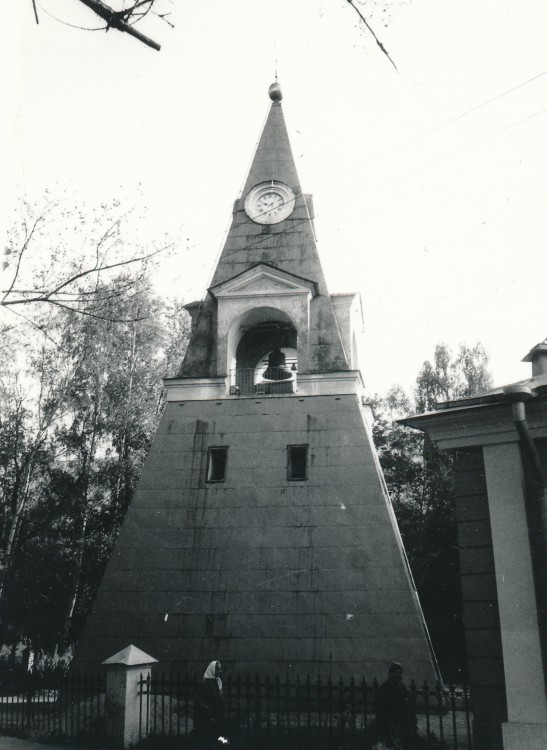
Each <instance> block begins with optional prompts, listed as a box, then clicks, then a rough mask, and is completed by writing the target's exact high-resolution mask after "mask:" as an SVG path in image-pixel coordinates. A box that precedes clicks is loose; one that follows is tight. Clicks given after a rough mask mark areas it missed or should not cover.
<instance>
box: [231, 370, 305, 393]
mask: <svg viewBox="0 0 547 750" xmlns="http://www.w3.org/2000/svg"><path fill="white" fill-rule="evenodd" d="M265 375H266V376H267V377H265ZM281 393H296V368H295V369H294V370H292V369H289V368H287V367H268V368H266V369H264V370H262V371H261V370H259V369H257V368H255V367H249V368H237V369H235V370H232V371H231V372H230V395H231V396H277V395H279V394H281Z"/></svg>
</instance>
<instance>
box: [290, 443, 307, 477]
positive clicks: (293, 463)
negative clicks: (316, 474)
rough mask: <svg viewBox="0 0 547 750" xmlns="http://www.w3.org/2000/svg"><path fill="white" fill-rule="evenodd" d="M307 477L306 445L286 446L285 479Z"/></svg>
mask: <svg viewBox="0 0 547 750" xmlns="http://www.w3.org/2000/svg"><path fill="white" fill-rule="evenodd" d="M307 478H308V446H307V445H288V446H287V479H293V480H303V479H307Z"/></svg>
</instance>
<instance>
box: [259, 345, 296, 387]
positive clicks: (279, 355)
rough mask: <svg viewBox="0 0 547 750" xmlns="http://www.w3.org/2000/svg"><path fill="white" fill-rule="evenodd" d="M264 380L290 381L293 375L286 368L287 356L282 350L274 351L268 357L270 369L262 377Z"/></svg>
mask: <svg viewBox="0 0 547 750" xmlns="http://www.w3.org/2000/svg"><path fill="white" fill-rule="evenodd" d="M262 377H263V378H264V380H290V378H292V373H291V372H290V370H287V368H286V367H285V355H284V354H283V352H282V351H281V349H274V350H273V351H272V352H270V354H269V356H268V367H267V368H266V369H265V370H264V374H263V375H262Z"/></svg>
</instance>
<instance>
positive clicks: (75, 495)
mask: <svg viewBox="0 0 547 750" xmlns="http://www.w3.org/2000/svg"><path fill="white" fill-rule="evenodd" d="M129 273H130V272H129V271H128V270H125V271H124V272H123V273H122V274H120V275H118V276H117V277H116V278H114V279H110V280H109V282H108V288H109V290H110V292H109V295H108V299H107V298H106V295H103V296H102V301H101V305H102V309H103V312H104V315H101V316H100V317H95V316H87V315H81V314H80V312H79V311H78V310H67V309H66V308H62V309H58V308H53V309H49V310H48V312H47V326H46V328H47V336H45V335H41V336H39V337H36V336H35V337H32V336H27V338H26V341H22V340H21V336H20V331H19V329H14V330H12V331H10V332H9V333H8V334H7V336H8V337H11V341H10V345H11V346H10V348H11V349H12V350H13V351H17V352H18V357H17V359H16V361H13V362H12V363H11V364H5V363H4V367H3V371H2V372H1V377H0V404H1V407H2V411H1V416H0V472H1V484H2V495H1V507H0V512H1V513H2V520H3V536H2V539H1V542H2V547H1V550H0V552H1V554H2V569H1V571H0V572H1V582H2V590H1V594H0V617H1V621H0V635H1V636H2V637H3V640H4V641H6V640H8V641H9V642H14V641H15V640H17V639H20V638H22V637H24V638H28V639H30V640H31V642H32V643H33V644H34V646H35V647H47V648H50V649H51V648H53V647H54V645H55V644H63V645H66V644H67V643H70V642H72V641H73V640H74V638H75V637H77V634H78V631H79V629H80V627H81V624H82V620H83V618H84V617H85V614H86V612H87V609H88V607H89V605H90V602H91V600H92V598H93V596H94V593H95V590H96V587H97V584H98V581H99V580H100V577H101V574H102V571H103V568H104V565H105V562H106V560H107V558H108V555H109V553H110V551H111V549H112V546H113V543H114V540H115V537H116V535H117V531H118V529H119V526H120V523H121V520H122V519H123V516H124V514H125V511H126V509H127V506H128V504H129V502H130V499H131V496H132V493H133V490H134V488H135V485H136V482H137V479H138V475H139V472H140V468H141V466H142V462H143V460H144V457H145V455H146V453H147V450H148V447H149V445H150V441H151V438H152V435H153V433H154V430H155V427H156V424H157V420H158V418H159V415H160V413H161V410H162V407H163V391H162V385H161V378H162V377H163V376H165V375H169V374H174V373H175V370H176V367H177V366H178V364H179V360H180V357H181V356H182V354H183V350H184V347H185V345H186V340H187V314H186V312H185V311H184V310H183V309H182V308H181V306H180V305H174V306H173V307H172V308H171V309H167V308H165V307H164V306H163V305H161V304H160V303H159V302H158V300H157V299H155V297H154V295H153V293H152V291H151V289H150V287H149V286H148V284H147V283H146V281H145V279H143V278H142V277H139V279H138V280H135V279H134V278H133V279H131V278H129ZM129 284H131V285H132V288H133V290H134V293H133V295H132V296H131V297H130V298H127V297H126V296H125V293H124V291H123V290H125V289H127V288H128V285H129ZM118 291H119V292H120V293H119V294H118V293H117V292H118ZM98 292H99V293H100V294H102V288H101V287H100V286H99V287H98ZM114 321H118V322H114ZM119 321H122V322H119ZM42 324H43V325H45V324H46V321H45V319H42ZM27 333H28V331H27ZM17 336H19V339H17ZM4 346H5V347H7V346H8V342H7V341H6V342H5V344H4Z"/></svg>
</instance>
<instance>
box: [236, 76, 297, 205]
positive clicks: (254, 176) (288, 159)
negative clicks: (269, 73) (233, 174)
mask: <svg viewBox="0 0 547 750" xmlns="http://www.w3.org/2000/svg"><path fill="white" fill-rule="evenodd" d="M268 96H269V97H270V99H271V100H272V104H271V106H270V111H269V114H268V118H267V120H266V124H265V125H264V130H263V131H262V135H261V137H260V140H259V142H258V146H257V149H256V153H255V156H254V159H253V163H252V165H251V169H250V170H249V174H248V176H247V180H246V182H245V187H244V188H243V195H244V196H245V195H246V194H247V193H248V192H249V190H250V189H251V188H252V187H253V186H254V185H258V184H259V183H260V182H265V181H267V180H278V181H279V182H283V183H285V185H288V186H289V187H290V188H291V189H292V190H293V192H294V193H295V194H296V195H299V194H300V193H301V192H302V190H301V189H300V181H299V179H298V173H297V171H296V165H295V163H294V157H293V154H292V149H291V144H290V141H289V134H288V132H287V126H286V125H285V118H284V116H283V108H282V106H281V99H282V98H283V95H282V93H281V86H280V85H279V84H278V83H277V82H275V83H272V85H271V86H270V87H269V89H268Z"/></svg>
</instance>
